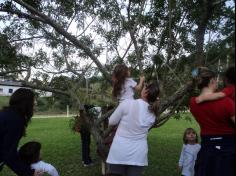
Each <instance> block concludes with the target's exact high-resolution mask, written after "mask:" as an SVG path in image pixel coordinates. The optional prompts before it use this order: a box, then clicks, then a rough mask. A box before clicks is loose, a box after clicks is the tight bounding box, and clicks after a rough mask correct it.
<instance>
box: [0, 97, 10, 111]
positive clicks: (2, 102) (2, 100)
mask: <svg viewBox="0 0 236 176" xmlns="http://www.w3.org/2000/svg"><path fill="white" fill-rule="evenodd" d="M8 101H9V97H5V96H0V109H2V107H3V106H7V105H8Z"/></svg>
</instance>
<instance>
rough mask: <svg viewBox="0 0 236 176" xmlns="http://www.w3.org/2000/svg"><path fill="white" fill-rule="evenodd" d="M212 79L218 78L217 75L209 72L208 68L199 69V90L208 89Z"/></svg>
mask: <svg viewBox="0 0 236 176" xmlns="http://www.w3.org/2000/svg"><path fill="white" fill-rule="evenodd" d="M212 78H216V73H215V72H213V71H211V70H209V69H208V68H206V67H199V68H198V76H197V77H196V81H197V87H198V89H200V90H201V89H203V88H204V87H207V86H208V85H209V83H210V81H211V79H212Z"/></svg>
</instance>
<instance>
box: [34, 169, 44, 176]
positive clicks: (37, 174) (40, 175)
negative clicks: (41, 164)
mask: <svg viewBox="0 0 236 176" xmlns="http://www.w3.org/2000/svg"><path fill="white" fill-rule="evenodd" d="M43 173H44V172H43V171H42V170H35V171H34V175H33V176H42V175H43Z"/></svg>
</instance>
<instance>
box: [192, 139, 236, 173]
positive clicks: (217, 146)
mask: <svg viewBox="0 0 236 176" xmlns="http://www.w3.org/2000/svg"><path fill="white" fill-rule="evenodd" d="M234 167H235V139H234V136H231V135H225V136H202V143H201V150H200V152H199V153H198V157H197V161H196V164H195V176H235V168H234Z"/></svg>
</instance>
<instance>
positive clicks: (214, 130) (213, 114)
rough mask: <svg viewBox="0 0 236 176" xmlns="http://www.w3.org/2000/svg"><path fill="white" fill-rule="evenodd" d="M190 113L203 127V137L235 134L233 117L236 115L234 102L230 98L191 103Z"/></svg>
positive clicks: (194, 99) (193, 100) (194, 100)
mask: <svg viewBox="0 0 236 176" xmlns="http://www.w3.org/2000/svg"><path fill="white" fill-rule="evenodd" d="M190 111H191V113H192V114H193V116H194V117H195V118H196V120H197V122H198V123H199V125H200V127H201V135H224V134H235V129H234V124H233V122H232V121H231V119H230V118H231V117H232V116H234V114H235V108H234V102H233V101H232V100H231V99H229V98H227V97H226V98H222V99H219V100H215V101H208V102H205V103H201V104H197V103H196V97H193V98H192V99H191V102H190Z"/></svg>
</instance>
